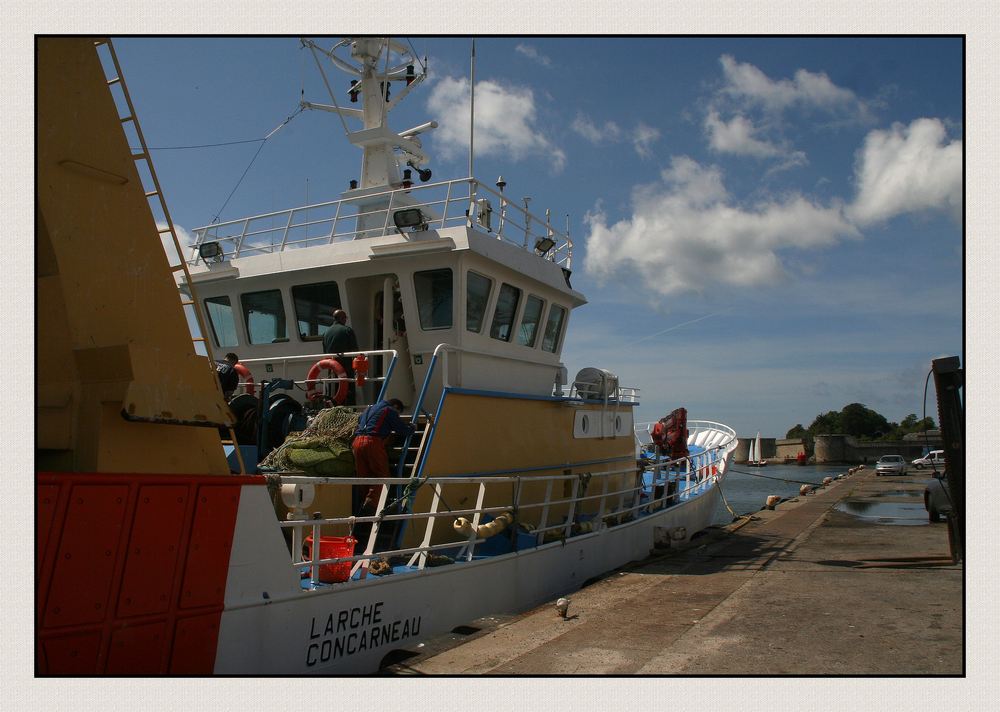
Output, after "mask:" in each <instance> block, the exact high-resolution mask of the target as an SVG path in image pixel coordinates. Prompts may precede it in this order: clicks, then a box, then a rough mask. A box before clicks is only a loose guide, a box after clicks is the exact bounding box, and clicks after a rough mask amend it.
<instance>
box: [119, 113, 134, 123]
mask: <svg viewBox="0 0 1000 712" xmlns="http://www.w3.org/2000/svg"><path fill="white" fill-rule="evenodd" d="M120 121H121V122H122V123H123V124H124V123H125V122H126V121H135V117H134V116H132V115H131V114H129V115H128V116H123V117H122V118H121V119H120Z"/></svg>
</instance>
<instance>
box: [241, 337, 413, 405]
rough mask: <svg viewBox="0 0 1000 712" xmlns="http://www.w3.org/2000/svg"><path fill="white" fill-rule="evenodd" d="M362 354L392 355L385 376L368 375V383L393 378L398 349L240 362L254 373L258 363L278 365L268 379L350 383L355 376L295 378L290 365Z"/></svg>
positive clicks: (297, 381) (366, 378)
mask: <svg viewBox="0 0 1000 712" xmlns="http://www.w3.org/2000/svg"><path fill="white" fill-rule="evenodd" d="M360 355H364V356H365V357H366V358H368V359H371V358H373V357H375V356H389V357H391V358H390V360H389V364H388V365H387V366H384V367H383V370H384V371H385V375H383V376H366V377H365V381H366V382H367V383H383V384H384V383H385V382H386V381H388V380H389V379H390V378H392V372H393V369H394V368H395V366H396V360H397V357H398V352H397V351H396V350H394V349H382V350H374V351H345V352H344V353H342V354H341V353H336V354H307V355H304V356H277V357H270V356H268V357H264V358H244V359H240V363H241V364H243V365H244V366H246V367H247V368H249V369H250V372H251V373H253V366H254V365H257V364H268V365H270V366H272V368H273V367H275V366H276V367H277V368H276V369H274V370H272V371H269V372H268V373H267V376H268V379H267V380H272V379H277V378H281V379H287V380H292V382H293V383H294V384H295V385H296V386H306V385H307V384H309V383H315V384H324V383H339V382H340V381H347V382H348V383H354V382H355V379H354V378H326V377H317V378H312V379H303V380H294V379H293V378H292V377H291V376H289V367H290V366H291V367H297V366H301V365H302V364H306V363H308V364H314V363H316V362H317V361H320V360H322V359H327V358H340V357H344V358H353V357H354V356H360ZM369 363H371V361H369ZM294 370H296V371H298V370H299V369H298V368H295V369H294ZM254 380H255V383H256V385H260V381H261V380H263V379H261V378H255V379H254ZM246 383H247V382H245V381H240V385H241V386H245V385H246ZM384 389H385V387H384V385H383V391H384ZM376 400H378V398H376Z"/></svg>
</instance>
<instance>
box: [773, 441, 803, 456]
mask: <svg viewBox="0 0 1000 712" xmlns="http://www.w3.org/2000/svg"><path fill="white" fill-rule="evenodd" d="M800 452H804V453H805V454H806V455H812V452H810V450H809V447H808V446H807V444H806V441H805V440H804V439H802V438H784V439H781V440H776V441H775V453H774V455H775V457H777V458H779V459H781V460H794V459H795V458H796V457H798V455H799V453H800Z"/></svg>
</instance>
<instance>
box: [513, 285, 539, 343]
mask: <svg viewBox="0 0 1000 712" xmlns="http://www.w3.org/2000/svg"><path fill="white" fill-rule="evenodd" d="M544 306H545V302H543V301H542V300H541V299H540V298H539V297H536V296H535V295H534V294H529V295H528V301H526V302H525V303H524V314H523V315H522V316H521V326H520V327H518V329H517V343H519V344H521V346H529V347H531V346H534V345H535V339H536V338H537V337H538V324H539V322H541V320H542V307H544Z"/></svg>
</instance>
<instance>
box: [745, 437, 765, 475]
mask: <svg viewBox="0 0 1000 712" xmlns="http://www.w3.org/2000/svg"><path fill="white" fill-rule="evenodd" d="M747 464H748V465H749V466H750V467H766V466H767V460H765V459H764V454H763V450H762V449H761V447H760V432H758V433H757V437H756V438H755V439H754V440H752V441H751V442H750V457H749V458H748V459H747Z"/></svg>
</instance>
